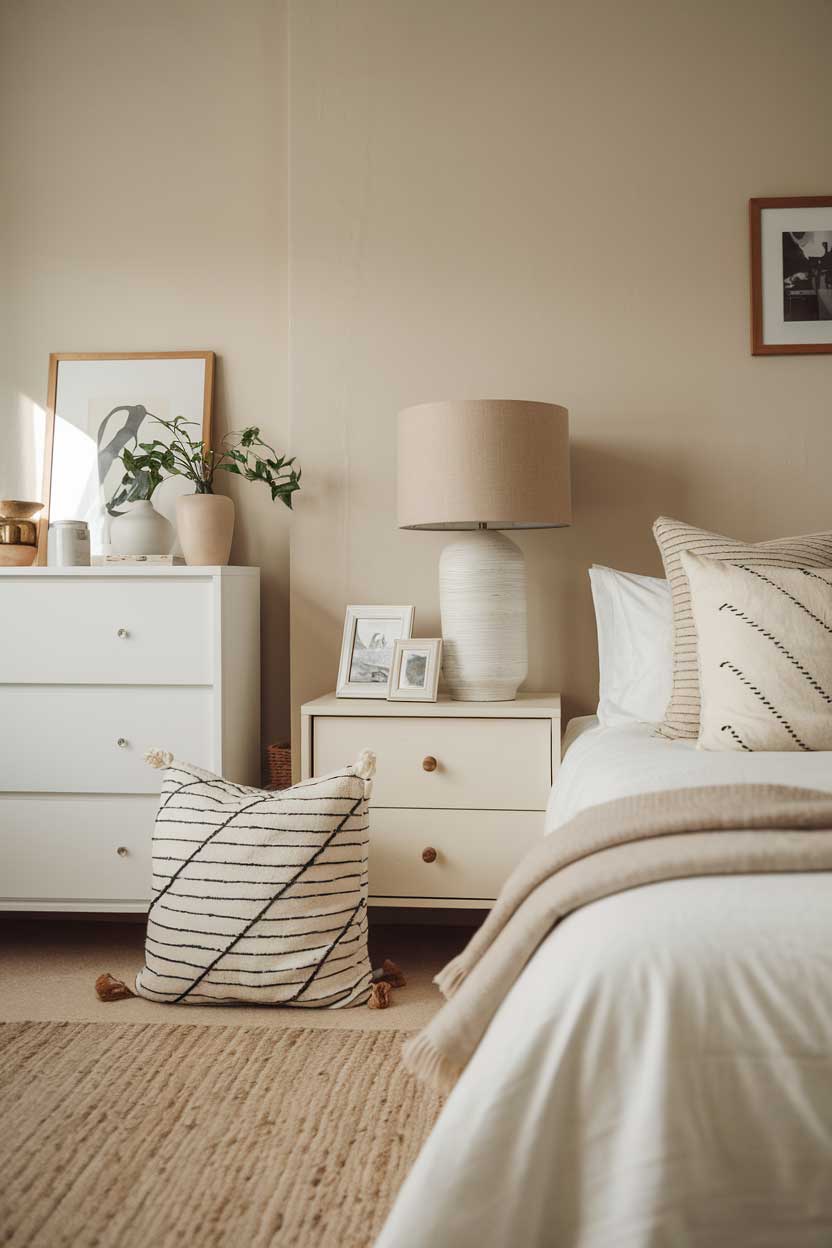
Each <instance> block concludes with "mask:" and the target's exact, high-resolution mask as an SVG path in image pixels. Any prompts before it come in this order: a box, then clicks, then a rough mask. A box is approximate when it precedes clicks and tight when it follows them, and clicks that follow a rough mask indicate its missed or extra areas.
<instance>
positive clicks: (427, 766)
mask: <svg viewBox="0 0 832 1248" xmlns="http://www.w3.org/2000/svg"><path fill="white" fill-rule="evenodd" d="M437 766H438V764H437V762H436V759H435V758H434V757H433V755H432V754H428V756H427V758H423V759H422V770H423V771H436V768H437Z"/></svg>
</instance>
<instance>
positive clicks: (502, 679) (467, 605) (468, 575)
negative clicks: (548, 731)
mask: <svg viewBox="0 0 832 1248" xmlns="http://www.w3.org/2000/svg"><path fill="white" fill-rule="evenodd" d="M439 605H440V610H441V612H442V671H443V673H444V676H445V681H446V683H447V686H448V692H449V693H450V695H451V697H452V698H456V699H458V700H462V701H470V702H506V701H510V700H511V699H512V698H514V697H515V695H516V693H517V689H518V687H519V686H520V685H521V684H522V683H523V681H524V680H525V679H526V675H527V673H528V665H529V660H528V638H527V630H526V564H525V560H524V559H523V552H522V551H521V550H520V547H519V546H517V545H516V544H515V543H514V542H512V541H511V539H510V538H508V537H506V536H505V535H504V534H503V533H499V532H497V531H496V530H495V529H483V530H475V531H472V532H466V533H464V534H463V533H461V534H460V536H459V538H458V539H457V540H456V541H453V542H451V543H450V544H449V545H448V546H446V547H445V549H444V550H443V551H442V555H441V557H440V560H439Z"/></svg>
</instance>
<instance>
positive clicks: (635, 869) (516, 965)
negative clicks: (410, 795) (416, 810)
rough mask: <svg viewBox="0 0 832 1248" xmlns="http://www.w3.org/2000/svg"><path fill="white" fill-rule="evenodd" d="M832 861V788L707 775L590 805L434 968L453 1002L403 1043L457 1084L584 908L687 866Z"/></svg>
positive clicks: (412, 1060) (783, 866)
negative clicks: (712, 780)
mask: <svg viewBox="0 0 832 1248" xmlns="http://www.w3.org/2000/svg"><path fill="white" fill-rule="evenodd" d="M507 818H508V816H507ZM716 834H718V835H716ZM506 835H511V832H510V830H509V829H508V828H507V830H506ZM829 870H832V794H830V793H821V792H816V791H815V790H812V789H797V788H790V787H787V786H785V785H776V784H737V785H709V786H707V787H700V788H691V789H677V790H675V791H672V790H671V791H668V790H664V791H662V792H658V793H646V794H639V795H637V796H635V797H623V798H618V799H617V800H615V801H612V802H604V803H602V804H601V805H599V806H592V807H590V808H589V809H588V810H585V811H583V812H582V813H581V814H579V815H576V816H575V818H574V819H572V820H570V821H569V822H568V823H567V824H565V825H564V826H563V827H561V828H558V829H557V831H555V832H553V833H552V835H551V836H548V837H546V838H545V839H544V840H543V841H542V842H541V844H540V845H539V846H537V847H536V848H535V849H533V850H532V851H531V852H530V853H529V854H528V855H527V856H526V857H525V858H524V859H523V861H522V862H521V863H520V864H519V866H518V867H517V869H516V870H515V871H514V872H513V873H512V875H511V876H510V878H509V879H508V881H507V882H506V884H505V887H504V888H503V890H502V892H501V893H500V896H499V898H498V899H497V902H496V904H495V906H494V909H493V910H492V911H491V913H490V914H489V916H488V918H487V919H486V921H485V923H484V924H483V925H482V927H481V928H480V929H479V930H478V931H477V932H476V934H475V935H474V936H473V937H472V939H471V941H470V942H469V944H468V945H467V947H466V948H465V949H464V950H463V952H462V953H461V954H460V955H459V957H457V958H454V960H453V961H452V962H449V963H448V965H447V966H446V967H445V968H444V970H442V971H440V973H439V974H438V975H437V976H436V981H435V982H436V983H437V984H438V985H439V987H440V989H441V991H442V993H443V995H444V996H445V997H446V998H447V999H448V1001H447V1004H446V1005H445V1006H444V1007H443V1008H442V1010H440V1012H439V1013H438V1014H437V1015H436V1016H435V1017H434V1018H433V1020H432V1021H431V1022H430V1023H429V1024H428V1025H427V1027H425V1028H424V1030H423V1031H421V1032H419V1033H418V1035H416V1036H414V1037H413V1039H411V1040H409V1041H408V1042H407V1043H406V1044H405V1047H404V1061H405V1065H406V1066H407V1067H408V1068H409V1069H410V1070H411V1071H412V1072H413V1073H414V1074H415V1075H417V1076H418V1077H420V1078H421V1079H424V1080H425V1081H427V1082H429V1083H431V1084H433V1086H434V1087H436V1088H437V1089H438V1090H439V1091H440V1092H448V1091H450V1089H451V1088H452V1087H453V1085H454V1083H455V1082H456V1080H457V1078H458V1077H459V1075H460V1074H461V1072H462V1070H463V1069H464V1067H465V1066H466V1064H467V1063H468V1061H469V1060H470V1058H471V1056H472V1054H473V1053H474V1051H475V1049H476V1047H477V1045H478V1044H479V1042H480V1040H481V1039H482V1037H483V1035H484V1034H485V1031H486V1028H487V1027H488V1024H489V1023H490V1021H491V1019H492V1018H493V1016H494V1014H495V1012H496V1010H497V1007H498V1006H499V1005H500V1002H501V1001H502V1000H503V998H504V997H505V996H506V994H507V992H508V991H509V989H510V988H511V986H512V984H513V983H514V981H515V980H516V979H517V978H518V976H519V975H520V973H521V971H522V970H523V967H524V966H525V965H526V963H527V962H528V960H529V958H530V957H531V956H532V954H533V953H534V951H535V950H536V949H537V947H538V945H539V944H540V942H541V941H542V940H543V939H544V937H545V936H546V935H548V933H549V932H550V931H551V930H552V928H553V927H554V925H555V924H556V923H558V922H559V921H560V920H561V919H563V918H565V917H566V915H568V914H571V913H572V911H573V910H577V909H578V908H579V907H580V906H585V905H587V904H588V903H589V902H591V901H597V900H599V899H600V898H602V897H609V896H610V895H611V894H613V893H619V892H622V891H623V890H624V889H628V888H635V887H637V886H638V885H641V884H653V883H657V882H659V881H661V880H675V879H679V878H681V877H684V876H698V875H743V874H752V873H757V872H768V871H829Z"/></svg>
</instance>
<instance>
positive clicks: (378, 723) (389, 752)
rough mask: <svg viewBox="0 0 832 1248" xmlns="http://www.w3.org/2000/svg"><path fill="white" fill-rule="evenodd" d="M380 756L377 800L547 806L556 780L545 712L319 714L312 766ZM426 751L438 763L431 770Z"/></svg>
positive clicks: (322, 769) (318, 769)
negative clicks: (366, 753) (537, 715)
mask: <svg viewBox="0 0 832 1248" xmlns="http://www.w3.org/2000/svg"><path fill="white" fill-rule="evenodd" d="M364 749H368V750H374V751H375V754H376V758H377V766H376V779H375V781H374V785H373V799H372V804H373V806H374V807H379V806H394V807H406V808H411V807H436V808H441V809H453V808H456V809H471V810H476V809H479V810H544V809H545V808H546V803H547V801H548V798H549V791H550V789H551V786H552V770H551V769H552V723H551V720H546V719H493V718H492V719H486V718H483V719H477V718H471V719H466V718H459V717H451V716H447V717H442V716H435V717H430V718H428V717H424V718H417V717H415V716H414V717H402V718H394V717H387V716H366V717H364V716H352V715H343V716H335V715H332V716H328V715H316V716H315V718H314V721H313V742H312V750H313V774H314V775H319V776H320V775H325V774H326V773H327V772H328V771H335V770H337V769H338V768H339V767H343V766H344V764H345V763H348V762H351V761H352V759H354V758H355V757H356V756H357V755H358V754H359V752H360V751H361V750H364ZM425 759H435V760H436V764H437V765H436V768H435V770H433V771H426V770H425V769H424V767H423V761H424V760H425Z"/></svg>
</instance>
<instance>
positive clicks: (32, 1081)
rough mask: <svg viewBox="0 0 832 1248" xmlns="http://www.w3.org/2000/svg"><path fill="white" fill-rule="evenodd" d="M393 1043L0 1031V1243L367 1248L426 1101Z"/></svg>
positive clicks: (191, 1033)
mask: <svg viewBox="0 0 832 1248" xmlns="http://www.w3.org/2000/svg"><path fill="white" fill-rule="evenodd" d="M128 1004H129V1003H128ZM180 1017H181V1014H180ZM400 1044H401V1035H400V1034H399V1033H397V1032H395V1031H375V1032H372V1031H370V1032H368V1031H357V1030H356V1031H343V1030H339V1031H335V1032H333V1031H321V1030H317V1031H316V1030H309V1029H301V1028H289V1029H285V1030H276V1029H275V1028H274V1027H201V1026H198V1025H197V1026H194V1025H192V1024H191V1025H188V1024H187V1023H184V1024H177V1025H173V1026H171V1025H166V1024H162V1025H160V1024H155V1023H151V1024H142V1025H135V1024H132V1023H44V1022H41V1023H3V1024H0V1122H2V1124H3V1129H2V1131H0V1174H2V1182H0V1228H2V1231H0V1239H2V1242H3V1244H4V1245H5V1248H21V1246H22V1245H31V1246H33V1248H35V1246H36V1248H93V1246H95V1248H148V1245H152V1246H153V1248H167V1245H170V1246H171V1248H191V1246H194V1248H197V1246H198V1248H212V1246H215V1245H221V1246H222V1248H225V1246H226V1245H228V1246H229V1248H230V1246H232V1245H233V1246H235V1248H236V1246H237V1245H245V1246H246V1248H261V1246H262V1248H265V1245H280V1248H292V1246H294V1245H298V1246H300V1248H330V1246H331V1248H353V1246H356V1248H357V1246H359V1245H360V1246H361V1248H365V1246H369V1245H371V1244H372V1243H373V1240H374V1238H375V1237H376V1235H377V1234H378V1232H379V1230H380V1229H381V1226H382V1223H383V1221H384V1218H385V1216H386V1213H387V1211H388V1209H389V1207H390V1205H391V1204H392V1201H393V1198H394V1196H395V1193H396V1191H397V1190H398V1187H399V1185H400V1184H401V1182H402V1179H403V1178H404V1176H405V1174H406V1173H407V1171H408V1169H409V1167H410V1165H411V1164H412V1162H413V1160H414V1158H415V1156H416V1153H417V1152H418V1149H419V1147H420V1145H421V1143H422V1141H423V1139H424V1138H425V1136H426V1135H427V1133H428V1131H429V1129H430V1127H431V1125H432V1123H433V1121H434V1119H435V1116H436V1114H437V1112H438V1109H439V1105H440V1103H439V1101H438V1099H437V1098H436V1097H435V1096H434V1095H433V1094H432V1093H430V1092H427V1091H426V1090H424V1089H423V1088H422V1087H421V1086H420V1085H417V1084H416V1083H415V1081H414V1080H413V1079H411V1078H410V1077H409V1076H408V1075H406V1074H405V1073H403V1071H402V1070H401V1067H400V1064H399V1047H400Z"/></svg>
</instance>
